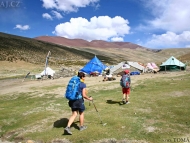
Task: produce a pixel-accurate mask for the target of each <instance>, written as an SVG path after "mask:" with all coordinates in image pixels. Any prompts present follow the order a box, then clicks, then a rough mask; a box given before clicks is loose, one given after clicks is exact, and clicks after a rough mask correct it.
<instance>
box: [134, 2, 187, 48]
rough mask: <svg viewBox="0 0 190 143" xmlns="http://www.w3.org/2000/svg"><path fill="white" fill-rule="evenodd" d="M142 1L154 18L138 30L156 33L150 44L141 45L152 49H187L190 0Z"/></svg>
mask: <svg viewBox="0 0 190 143" xmlns="http://www.w3.org/2000/svg"><path fill="white" fill-rule="evenodd" d="M141 1H143V2H144V4H145V5H144V6H146V8H147V9H148V10H149V11H150V12H151V14H152V16H154V18H153V19H151V20H147V21H146V25H143V24H141V25H140V26H139V27H138V30H139V29H140V30H143V31H150V32H154V33H155V34H154V35H152V37H150V39H149V41H148V42H146V43H145V42H144V43H141V45H143V46H147V47H151V48H156V47H159V48H161V47H162V48H166V47H170V48H173V47H174V48H175V47H185V46H186V45H189V44H190V40H189V33H190V26H189V23H190V9H189V5H190V1H189V0H183V2H180V1H179V0H159V1H157V0H150V1H147V0H141ZM157 32H159V33H161V34H158V33H157ZM156 33H157V34H156Z"/></svg>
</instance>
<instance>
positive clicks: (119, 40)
mask: <svg viewBox="0 0 190 143" xmlns="http://www.w3.org/2000/svg"><path fill="white" fill-rule="evenodd" d="M111 41H113V42H123V41H124V39H123V37H113V38H111Z"/></svg>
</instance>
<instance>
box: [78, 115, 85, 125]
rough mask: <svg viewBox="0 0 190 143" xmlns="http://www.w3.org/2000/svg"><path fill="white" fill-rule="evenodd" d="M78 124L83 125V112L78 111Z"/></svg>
mask: <svg viewBox="0 0 190 143" xmlns="http://www.w3.org/2000/svg"><path fill="white" fill-rule="evenodd" d="M79 121H80V126H83V125H84V112H79Z"/></svg>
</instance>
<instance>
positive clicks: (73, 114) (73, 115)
mask: <svg viewBox="0 0 190 143" xmlns="http://www.w3.org/2000/svg"><path fill="white" fill-rule="evenodd" d="M76 117H77V111H73V112H72V116H71V117H70V118H69V122H68V124H67V127H70V126H71V124H72V123H73V122H74V120H75V118H76Z"/></svg>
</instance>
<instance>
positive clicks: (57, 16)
mask: <svg viewBox="0 0 190 143" xmlns="http://www.w3.org/2000/svg"><path fill="white" fill-rule="evenodd" d="M51 12H52V14H53V15H54V16H55V17H56V18H57V19H62V18H63V16H62V15H61V14H60V13H59V12H57V11H55V10H52V11H51Z"/></svg>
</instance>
